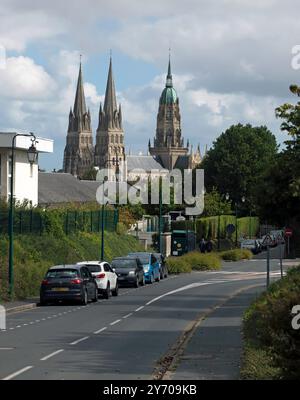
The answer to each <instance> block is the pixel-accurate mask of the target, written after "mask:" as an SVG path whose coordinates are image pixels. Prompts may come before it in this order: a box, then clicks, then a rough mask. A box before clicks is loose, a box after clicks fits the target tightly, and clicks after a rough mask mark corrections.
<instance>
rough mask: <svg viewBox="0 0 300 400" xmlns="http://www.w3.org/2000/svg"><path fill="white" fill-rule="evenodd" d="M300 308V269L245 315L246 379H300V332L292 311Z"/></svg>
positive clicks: (275, 284)
mask: <svg viewBox="0 0 300 400" xmlns="http://www.w3.org/2000/svg"><path fill="white" fill-rule="evenodd" d="M298 304H300V266H299V267H297V268H293V269H291V270H290V271H289V272H288V274H287V276H286V277H284V278H283V279H281V280H279V281H277V282H275V283H273V284H272V285H271V286H270V288H269V290H268V291H266V292H264V293H263V294H262V295H261V296H260V297H259V298H258V299H257V300H256V301H255V302H254V303H253V304H252V305H251V306H250V307H249V309H248V310H247V311H246V313H245V315H244V325H243V331H244V337H245V348H244V357H243V366H242V371H241V373H242V378H244V379H297V380H298V379H300V330H299V329H298V330H296V329H293V327H292V324H291V322H292V318H293V315H292V314H291V311H292V308H293V307H294V306H295V305H298Z"/></svg>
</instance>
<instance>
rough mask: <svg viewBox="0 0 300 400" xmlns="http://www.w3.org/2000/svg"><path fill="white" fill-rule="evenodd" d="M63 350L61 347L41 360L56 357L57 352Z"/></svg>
mask: <svg viewBox="0 0 300 400" xmlns="http://www.w3.org/2000/svg"><path fill="white" fill-rule="evenodd" d="M63 351H64V349H60V350H57V351H54V352H53V353H51V354H48V355H47V356H45V357H43V358H41V361H46V360H49V358H51V357H54V356H56V354H59V353H62V352H63Z"/></svg>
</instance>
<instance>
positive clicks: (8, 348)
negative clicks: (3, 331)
mask: <svg viewBox="0 0 300 400" xmlns="http://www.w3.org/2000/svg"><path fill="white" fill-rule="evenodd" d="M13 349H14V348H13V347H0V351H2V350H13Z"/></svg>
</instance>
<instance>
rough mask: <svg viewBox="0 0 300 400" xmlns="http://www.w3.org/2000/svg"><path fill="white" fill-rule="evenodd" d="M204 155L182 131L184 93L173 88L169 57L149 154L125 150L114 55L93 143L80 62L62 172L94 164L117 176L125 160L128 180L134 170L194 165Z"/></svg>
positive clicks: (82, 172)
mask: <svg viewBox="0 0 300 400" xmlns="http://www.w3.org/2000/svg"><path fill="white" fill-rule="evenodd" d="M201 160H202V157H201V153H200V146H199V145H198V147H197V150H196V151H193V147H192V146H191V147H190V145H189V141H188V140H187V141H186V142H185V141H184V138H183V137H182V133H181V115H180V107H179V98H178V96H177V93H176V90H175V89H174V87H173V78H172V72H171V61H170V59H169V65H168V73H167V78H166V85H165V88H164V89H163V91H162V94H161V96H160V100H159V108H158V114H157V126H156V135H155V138H154V141H153V146H152V145H151V140H149V143H148V152H147V155H137V156H135V155H130V154H129V155H126V152H125V141H124V130H123V121H122V110H121V104H117V99H116V89H115V83H114V77H113V70H112V59H111V58H110V63H109V71H108V78H107V84H106V91H105V99H104V104H103V106H102V104H100V108H99V119H98V128H97V133H96V143H95V146H94V144H93V134H92V127H91V115H90V110H89V109H87V107H86V101H85V95H84V87H83V76H82V65H81V63H80V67H79V75H78V82H77V90H76V95H75V102H74V107H73V110H72V108H71V110H70V114H69V126H68V133H67V139H66V146H65V151H64V162H63V171H64V172H66V173H70V174H72V175H74V176H77V177H79V178H81V177H83V176H84V175H85V174H86V173H87V172H89V171H91V169H93V168H94V167H97V168H109V169H111V170H112V171H113V174H114V175H115V174H116V173H117V172H118V171H117V169H118V167H119V165H121V164H123V163H124V164H123V165H125V166H126V167H125V171H126V176H124V178H126V179H128V177H130V173H131V171H133V170H135V171H136V170H138V169H140V170H143V171H146V172H147V173H148V172H150V171H151V170H158V171H160V170H172V169H174V168H179V169H188V168H194V167H195V166H196V165H198V164H200V162H201Z"/></svg>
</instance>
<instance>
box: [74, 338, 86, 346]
mask: <svg viewBox="0 0 300 400" xmlns="http://www.w3.org/2000/svg"><path fill="white" fill-rule="evenodd" d="M88 338H89V336H85V337H83V338H81V339H78V340H75V342H72V343H70V345H71V346H75V344H78V343H80V342H83V341H84V340H87V339H88Z"/></svg>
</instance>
